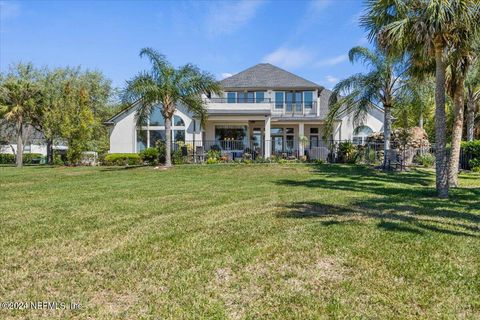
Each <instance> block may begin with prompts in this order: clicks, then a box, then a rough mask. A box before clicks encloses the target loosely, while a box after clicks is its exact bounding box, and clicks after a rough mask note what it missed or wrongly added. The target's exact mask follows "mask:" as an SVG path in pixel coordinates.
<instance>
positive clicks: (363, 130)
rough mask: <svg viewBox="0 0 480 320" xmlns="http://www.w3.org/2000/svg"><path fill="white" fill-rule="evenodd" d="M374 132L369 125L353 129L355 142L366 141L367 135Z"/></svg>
mask: <svg viewBox="0 0 480 320" xmlns="http://www.w3.org/2000/svg"><path fill="white" fill-rule="evenodd" d="M372 133H373V130H372V129H371V128H370V127H368V126H359V127H357V128H356V129H355V130H354V131H353V143H355V144H362V143H365V141H366V140H367V137H368V136H369V135H371V134H372Z"/></svg>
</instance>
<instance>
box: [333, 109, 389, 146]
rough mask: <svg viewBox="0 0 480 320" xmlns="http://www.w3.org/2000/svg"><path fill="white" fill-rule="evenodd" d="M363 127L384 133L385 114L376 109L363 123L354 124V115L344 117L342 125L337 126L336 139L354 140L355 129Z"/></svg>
mask: <svg viewBox="0 0 480 320" xmlns="http://www.w3.org/2000/svg"><path fill="white" fill-rule="evenodd" d="M362 125H364V126H368V127H370V128H371V129H372V130H373V132H379V131H382V130H383V112H382V111H380V110H379V109H376V108H374V109H372V110H371V111H370V112H369V113H368V114H367V116H366V118H365V119H364V121H363V122H361V123H354V121H353V115H352V114H349V115H346V116H344V117H343V118H342V119H341V123H339V124H337V127H336V130H334V132H335V133H334V139H335V140H352V138H353V132H354V130H355V128H357V127H359V126H362Z"/></svg>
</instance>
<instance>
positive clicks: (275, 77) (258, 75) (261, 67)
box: [220, 63, 323, 89]
mask: <svg viewBox="0 0 480 320" xmlns="http://www.w3.org/2000/svg"><path fill="white" fill-rule="evenodd" d="M220 83H221V84H222V86H223V88H225V89H229V88H232V89H233V88H261V89H277V88H278V89H308V88H311V89H321V88H323V87H322V86H320V85H318V84H316V83H314V82H312V81H309V80H306V79H304V78H302V77H299V76H297V75H295V74H293V73H291V72H288V71H286V70H283V69H281V68H279V67H276V66H274V65H271V64H270V63H259V64H257V65H255V66H253V67H250V68H248V69H246V70H244V71H242V72H240V73H237V74H235V75H233V76H231V77H228V78H225V79H223V80H222V81H220Z"/></svg>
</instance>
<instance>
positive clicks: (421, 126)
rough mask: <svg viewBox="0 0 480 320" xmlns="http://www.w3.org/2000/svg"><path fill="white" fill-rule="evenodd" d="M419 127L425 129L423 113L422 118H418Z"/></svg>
mask: <svg viewBox="0 0 480 320" xmlns="http://www.w3.org/2000/svg"><path fill="white" fill-rule="evenodd" d="M418 126H419V127H420V128H422V129H423V113H420V117H419V118H418Z"/></svg>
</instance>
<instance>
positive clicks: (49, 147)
mask: <svg viewBox="0 0 480 320" xmlns="http://www.w3.org/2000/svg"><path fill="white" fill-rule="evenodd" d="M47 163H48V164H53V141H52V139H47Z"/></svg>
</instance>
